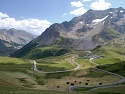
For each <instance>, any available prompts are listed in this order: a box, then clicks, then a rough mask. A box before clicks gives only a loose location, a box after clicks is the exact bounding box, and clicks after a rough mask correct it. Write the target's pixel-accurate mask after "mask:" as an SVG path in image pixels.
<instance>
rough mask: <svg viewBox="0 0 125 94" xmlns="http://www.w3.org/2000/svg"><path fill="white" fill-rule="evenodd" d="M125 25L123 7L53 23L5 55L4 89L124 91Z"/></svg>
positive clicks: (49, 93)
mask: <svg viewBox="0 0 125 94" xmlns="http://www.w3.org/2000/svg"><path fill="white" fill-rule="evenodd" d="M124 24H125V9H123V8H121V7H120V8H111V9H108V10H104V11H96V10H89V11H88V12H86V13H85V14H83V15H82V16H79V17H75V18H73V19H72V20H71V21H69V22H62V23H60V24H58V23H55V24H53V25H51V26H50V27H49V28H47V29H46V30H45V32H43V33H42V34H41V35H40V36H38V37H37V38H35V39H34V40H32V41H30V42H29V43H28V44H27V45H25V46H24V47H22V48H21V49H19V50H18V51H16V52H15V53H13V54H12V55H11V57H0V74H1V76H0V93H1V94H9V93H10V94H41V93H42V94H59V93H60V94H64V93H65V94H70V93H71V92H73V93H74V94H124V92H125V89H124V88H125V80H124V79H125V78H124V77H125V32H124ZM68 70H70V71H68ZM74 91H75V92H74Z"/></svg>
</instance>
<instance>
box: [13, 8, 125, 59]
mask: <svg viewBox="0 0 125 94" xmlns="http://www.w3.org/2000/svg"><path fill="white" fill-rule="evenodd" d="M111 41H112V42H114V44H115V45H121V44H124V43H125V9H123V8H122V7H120V8H110V9H107V10H102V11H101V10H91V9H90V10H88V11H87V12H86V13H85V14H83V15H81V16H79V17H75V18H73V19H72V20H71V21H69V22H67V21H65V22H62V23H60V24H59V23H55V24H53V25H51V26H50V27H49V28H47V29H46V30H45V31H44V32H43V33H42V34H41V35H40V36H38V37H37V38H35V39H34V40H32V41H31V42H30V43H29V44H27V45H26V46H24V47H23V48H22V49H20V50H19V51H17V52H16V53H15V54H13V56H16V57H20V56H21V55H20V54H24V53H25V54H26V51H27V52H28V50H26V49H28V47H30V49H29V50H31V48H34V47H40V46H48V45H56V46H57V47H63V48H70V49H75V50H91V49H94V48H95V47H97V46H98V45H106V44H108V43H109V42H111ZM118 41H120V42H118ZM123 46H124V45H123ZM24 51H25V52H24Z"/></svg>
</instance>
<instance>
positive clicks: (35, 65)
mask: <svg viewBox="0 0 125 94" xmlns="http://www.w3.org/2000/svg"><path fill="white" fill-rule="evenodd" d="M77 58H78V55H77V56H76V57H75V58H73V59H72V63H74V64H75V65H76V66H77V67H75V68H73V69H70V70H63V71H52V72H46V71H40V70H38V69H37V64H36V61H35V60H32V62H33V64H34V68H33V70H34V71H37V72H42V73H61V72H69V71H74V70H77V69H78V68H79V67H80V65H79V64H78V63H77V62H75V59H77Z"/></svg>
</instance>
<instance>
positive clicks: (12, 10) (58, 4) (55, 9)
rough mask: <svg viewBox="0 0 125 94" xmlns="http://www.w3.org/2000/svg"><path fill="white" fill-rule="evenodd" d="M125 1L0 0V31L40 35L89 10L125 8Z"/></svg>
mask: <svg viewBox="0 0 125 94" xmlns="http://www.w3.org/2000/svg"><path fill="white" fill-rule="evenodd" d="M124 5H125V1H124V0H0V28H6V29H9V28H16V29H23V30H26V31H28V32H31V33H33V34H37V35H39V34H41V33H42V32H43V31H44V30H45V29H46V28H48V27H49V26H50V25H51V24H53V23H61V22H63V21H69V20H71V19H72V18H73V17H75V16H80V15H82V14H84V13H85V12H86V11H87V10H89V9H94V10H105V9H108V8H118V7H123V8H125V6H124Z"/></svg>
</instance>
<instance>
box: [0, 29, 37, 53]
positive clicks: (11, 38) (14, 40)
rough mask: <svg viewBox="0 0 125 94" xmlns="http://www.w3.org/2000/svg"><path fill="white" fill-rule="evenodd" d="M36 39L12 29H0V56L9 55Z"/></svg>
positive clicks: (26, 33) (31, 35)
mask: <svg viewBox="0 0 125 94" xmlns="http://www.w3.org/2000/svg"><path fill="white" fill-rule="evenodd" d="M36 37H37V36H36V35H33V34H30V33H28V32H26V31H23V30H16V29H14V28H12V29H9V30H6V29H0V55H10V54H12V53H13V52H15V51H17V50H18V49H20V48H22V47H23V46H24V45H26V44H27V43H29V42H30V41H31V40H33V39H34V38H36Z"/></svg>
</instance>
